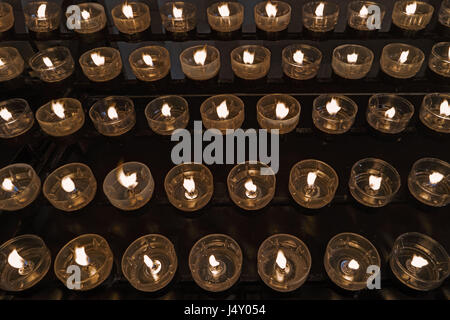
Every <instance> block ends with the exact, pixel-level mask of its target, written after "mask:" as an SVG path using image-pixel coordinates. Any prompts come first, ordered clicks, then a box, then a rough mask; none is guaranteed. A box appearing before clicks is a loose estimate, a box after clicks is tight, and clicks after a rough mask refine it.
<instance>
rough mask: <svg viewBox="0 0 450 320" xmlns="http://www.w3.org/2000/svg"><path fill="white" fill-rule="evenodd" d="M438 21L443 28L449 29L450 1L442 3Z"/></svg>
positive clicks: (446, 0)
mask: <svg viewBox="0 0 450 320" xmlns="http://www.w3.org/2000/svg"><path fill="white" fill-rule="evenodd" d="M438 20H439V22H440V23H441V24H442V25H443V26H446V27H447V28H450V0H443V1H442V3H441V8H440V9H439V16H438Z"/></svg>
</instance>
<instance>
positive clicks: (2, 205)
mask: <svg viewBox="0 0 450 320" xmlns="http://www.w3.org/2000/svg"><path fill="white" fill-rule="evenodd" d="M0 181H1V186H0V210H5V211H17V210H21V209H23V208H25V207H26V206H28V205H29V204H31V203H32V202H33V201H34V200H35V199H36V198H37V196H38V195H39V191H40V190H41V179H39V177H38V176H37V174H36V172H35V171H34V169H33V168H32V167H31V166H30V165H28V164H25V163H16V164H12V165H9V166H7V167H4V168H3V169H1V170H0Z"/></svg>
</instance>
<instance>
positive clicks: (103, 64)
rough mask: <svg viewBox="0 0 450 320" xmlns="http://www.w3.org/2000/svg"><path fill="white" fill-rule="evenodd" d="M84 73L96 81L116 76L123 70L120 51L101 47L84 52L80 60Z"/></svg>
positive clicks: (103, 80) (107, 79)
mask: <svg viewBox="0 0 450 320" xmlns="http://www.w3.org/2000/svg"><path fill="white" fill-rule="evenodd" d="M79 63H80V66H81V69H82V70H83V73H84V75H85V76H86V77H87V78H88V79H89V80H91V81H94V82H105V81H109V80H112V79H114V78H116V77H117V76H118V75H119V74H120V73H121V72H122V58H121V57H120V51H119V50H117V49H114V48H110V47H101V48H96V49H92V50H89V51H87V52H85V53H83V54H82V55H81V57H80V60H79Z"/></svg>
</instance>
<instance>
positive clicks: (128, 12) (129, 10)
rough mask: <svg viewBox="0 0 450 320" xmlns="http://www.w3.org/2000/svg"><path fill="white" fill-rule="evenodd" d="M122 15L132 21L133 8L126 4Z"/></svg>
mask: <svg viewBox="0 0 450 320" xmlns="http://www.w3.org/2000/svg"><path fill="white" fill-rule="evenodd" d="M122 13H123V15H124V16H125V17H126V18H127V19H132V18H133V16H134V14H133V8H132V7H131V6H130V5H129V4H124V5H123V6H122Z"/></svg>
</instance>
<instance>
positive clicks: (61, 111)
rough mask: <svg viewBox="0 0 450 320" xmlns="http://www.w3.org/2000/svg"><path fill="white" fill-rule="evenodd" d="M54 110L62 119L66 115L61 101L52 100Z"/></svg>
mask: <svg viewBox="0 0 450 320" xmlns="http://www.w3.org/2000/svg"><path fill="white" fill-rule="evenodd" d="M52 111H53V113H54V114H56V116H57V117H58V118H60V119H64V118H65V117H66V115H65V114H64V106H63V105H62V103H61V102H52Z"/></svg>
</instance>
